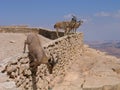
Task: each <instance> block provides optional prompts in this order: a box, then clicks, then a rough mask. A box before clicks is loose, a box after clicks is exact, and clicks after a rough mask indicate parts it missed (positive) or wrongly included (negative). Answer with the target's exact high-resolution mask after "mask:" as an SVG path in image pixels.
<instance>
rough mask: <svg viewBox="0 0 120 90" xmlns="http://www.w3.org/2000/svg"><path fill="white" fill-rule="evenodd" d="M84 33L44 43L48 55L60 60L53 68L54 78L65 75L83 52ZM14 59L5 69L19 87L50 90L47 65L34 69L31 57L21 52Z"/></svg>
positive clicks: (26, 89)
mask: <svg viewBox="0 0 120 90" xmlns="http://www.w3.org/2000/svg"><path fill="white" fill-rule="evenodd" d="M82 38H83V36H82V33H78V34H72V35H69V36H65V37H62V38H59V39H57V40H54V41H52V42H50V43H47V44H46V45H44V49H45V51H46V53H47V54H48V55H51V56H52V57H53V60H58V63H57V64H56V65H55V67H54V68H53V74H52V77H53V78H52V80H54V78H55V77H57V76H62V77H64V75H65V72H66V70H67V69H68V68H69V66H70V64H72V63H74V61H75V60H76V58H78V56H79V55H81V53H82V48H83V40H82ZM13 60H14V61H12V62H10V63H9V64H8V65H7V66H6V68H5V71H6V72H7V74H8V75H9V77H10V78H13V79H14V81H15V82H16V86H17V87H21V88H22V89H23V90H48V87H49V84H50V83H51V81H52V80H50V78H48V77H49V76H50V74H49V73H48V69H47V66H46V65H43V64H42V65H40V66H39V67H38V68H36V73H35V74H34V71H35V70H34V69H32V67H30V65H29V63H30V61H29V58H28V56H27V55H24V54H21V56H19V57H17V58H13Z"/></svg>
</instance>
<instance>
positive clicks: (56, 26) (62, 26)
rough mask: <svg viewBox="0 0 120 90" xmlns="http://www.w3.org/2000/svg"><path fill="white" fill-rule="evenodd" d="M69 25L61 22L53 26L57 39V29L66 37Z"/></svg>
mask: <svg viewBox="0 0 120 90" xmlns="http://www.w3.org/2000/svg"><path fill="white" fill-rule="evenodd" d="M69 24H70V22H69V21H63V22H57V23H56V24H55V25H54V28H55V29H56V34H57V37H59V35H58V30H59V29H61V30H64V35H66V34H67V33H68V32H69Z"/></svg>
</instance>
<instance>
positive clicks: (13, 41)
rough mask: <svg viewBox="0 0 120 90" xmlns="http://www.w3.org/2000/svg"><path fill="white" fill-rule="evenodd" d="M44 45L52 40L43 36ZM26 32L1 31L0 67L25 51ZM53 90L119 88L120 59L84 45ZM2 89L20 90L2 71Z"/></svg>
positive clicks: (104, 89)
mask: <svg viewBox="0 0 120 90" xmlns="http://www.w3.org/2000/svg"><path fill="white" fill-rule="evenodd" d="M40 37H41V38H42V39H41V40H42V44H44V43H47V42H50V41H51V40H49V39H47V38H45V37H43V36H40ZM25 39H26V34H24V33H0V67H1V69H0V70H2V69H3V68H2V65H3V63H5V60H7V59H8V58H10V57H13V56H15V55H17V54H19V53H21V52H23V46H24V40H25ZM52 83H53V86H52V90H120V59H119V58H117V57H115V56H110V55H107V54H106V53H105V52H101V51H99V50H96V49H92V48H90V47H89V46H88V45H84V49H83V53H82V55H80V57H78V58H77V59H76V60H75V61H74V63H72V64H71V65H70V66H69V68H68V70H67V72H66V73H65V76H64V78H60V77H59V76H58V77H56V79H54V81H53V82H52ZM0 90H21V89H20V88H16V86H15V83H14V81H12V80H11V79H9V78H8V76H7V75H6V74H5V73H0Z"/></svg>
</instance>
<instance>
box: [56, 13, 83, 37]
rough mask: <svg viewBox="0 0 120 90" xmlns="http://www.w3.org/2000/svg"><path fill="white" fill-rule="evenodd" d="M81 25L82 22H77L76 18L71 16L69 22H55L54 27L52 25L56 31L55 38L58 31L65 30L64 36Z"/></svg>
mask: <svg viewBox="0 0 120 90" xmlns="http://www.w3.org/2000/svg"><path fill="white" fill-rule="evenodd" d="M82 23H83V21H82V20H80V21H77V18H76V16H73V15H72V19H71V21H63V22H57V23H56V24H55V25H54V28H55V29H56V34H57V37H59V35H58V29H62V30H65V31H64V35H66V34H68V33H69V32H70V31H72V30H73V31H75V32H76V30H77V28H78V27H79V26H80V25H81V24H82Z"/></svg>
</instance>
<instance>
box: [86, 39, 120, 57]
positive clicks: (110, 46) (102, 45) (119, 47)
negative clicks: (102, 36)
mask: <svg viewBox="0 0 120 90" xmlns="http://www.w3.org/2000/svg"><path fill="white" fill-rule="evenodd" d="M85 43H86V44H88V45H89V46H90V47H91V48H95V49H98V50H100V51H103V52H107V54H110V55H114V56H116V57H119V58H120V41H102V42H99V41H91V42H90V41H89V42H88V41H87V42H85Z"/></svg>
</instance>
